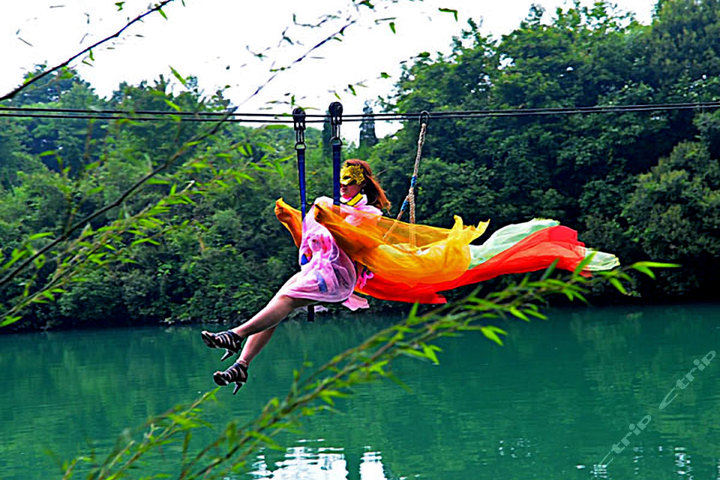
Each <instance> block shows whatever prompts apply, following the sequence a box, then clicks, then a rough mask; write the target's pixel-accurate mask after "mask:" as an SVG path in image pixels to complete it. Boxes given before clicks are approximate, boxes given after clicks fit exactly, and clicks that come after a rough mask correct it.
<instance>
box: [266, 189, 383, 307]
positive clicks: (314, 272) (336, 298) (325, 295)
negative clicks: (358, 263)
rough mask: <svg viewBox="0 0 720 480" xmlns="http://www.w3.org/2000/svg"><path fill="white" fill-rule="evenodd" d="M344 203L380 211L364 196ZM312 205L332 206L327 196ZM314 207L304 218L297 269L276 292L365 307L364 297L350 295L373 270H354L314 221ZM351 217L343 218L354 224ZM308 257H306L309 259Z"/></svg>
mask: <svg viewBox="0 0 720 480" xmlns="http://www.w3.org/2000/svg"><path fill="white" fill-rule="evenodd" d="M353 200H355V201H354V202H353V201H352V200H351V201H350V202H348V203H347V204H346V206H350V204H352V208H354V209H356V210H359V211H362V212H369V213H375V214H377V215H380V214H381V211H380V210H379V209H378V208H375V207H373V206H372V205H368V203H367V197H366V196H365V195H362V196H361V198H359V199H353ZM315 204H321V205H328V206H329V205H332V200H331V199H330V198H328V197H320V198H318V199H316V200H315ZM313 209H314V207H312V208H311V209H310V211H309V212H308V214H307V215H306V216H305V219H304V220H303V232H302V242H301V243H300V250H299V252H298V258H299V261H300V271H299V272H298V273H296V274H295V275H293V276H292V277H290V279H289V280H288V281H287V282H285V284H284V285H283V286H282V287H281V288H280V290H279V291H278V295H287V296H288V297H293V298H305V299H308V300H315V301H317V302H325V303H340V302H342V304H343V305H344V306H345V307H347V308H349V309H351V310H357V309H358V308H367V307H368V303H367V300H366V299H364V298H362V297H358V296H357V295H354V294H353V290H355V286H356V285H358V284H359V286H360V287H362V285H364V283H365V281H366V280H367V279H368V278H371V277H372V273H370V272H368V271H367V270H366V269H363V270H362V272H361V274H360V275H358V272H357V271H356V269H355V263H354V262H353V261H352V260H350V257H348V256H347V254H346V253H345V252H343V251H342V250H341V249H340V247H338V245H337V243H335V239H333V236H332V234H331V233H330V232H329V231H328V229H327V228H325V227H324V226H322V225H321V224H319V223H318V222H317V221H316V220H315V212H314V211H313ZM353 220H354V217H353V216H352V215H349V216H348V217H346V219H345V221H347V222H349V223H351V224H352V223H353ZM308 259H309V260H308Z"/></svg>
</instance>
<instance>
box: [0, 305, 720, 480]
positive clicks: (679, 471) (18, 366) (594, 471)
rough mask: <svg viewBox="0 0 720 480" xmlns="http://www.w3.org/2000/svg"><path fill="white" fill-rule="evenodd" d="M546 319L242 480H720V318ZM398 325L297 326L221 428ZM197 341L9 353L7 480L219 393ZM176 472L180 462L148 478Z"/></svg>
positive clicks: (590, 313)
mask: <svg viewBox="0 0 720 480" xmlns="http://www.w3.org/2000/svg"><path fill="white" fill-rule="evenodd" d="M550 316H551V319H550V320H549V321H547V322H543V321H537V322H533V323H530V324H526V323H524V322H520V321H517V322H509V323H507V324H504V325H503V326H504V328H506V330H508V331H509V337H508V338H507V341H506V344H505V346H504V347H499V346H497V345H495V344H493V343H491V342H489V341H488V340H486V339H485V338H484V337H482V336H481V335H480V334H467V335H464V336H462V337H459V338H452V339H444V340H443V341H442V342H441V344H440V345H441V346H442V348H443V352H441V354H440V365H432V364H429V363H426V362H422V361H417V360H413V359H409V358H408V359H401V360H400V361H399V363H397V364H396V366H395V368H394V370H395V373H396V374H397V375H398V376H399V377H400V378H401V379H402V380H403V381H404V382H405V383H406V384H407V386H409V388H410V390H411V391H407V390H405V389H403V388H401V387H399V386H398V385H396V384H395V383H392V382H378V383H374V384H371V385H365V386H362V387H361V388H359V389H358V390H357V394H356V395H355V396H353V397H352V398H351V399H349V400H345V401H343V402H342V403H340V404H339V409H340V410H341V413H338V414H325V415H321V416H318V417H314V418H313V419H312V420H310V421H307V422H305V423H304V425H303V431H302V432H301V433H299V434H288V435H286V436H284V437H283V438H282V439H281V440H282V443H283V446H284V450H282V451H263V452H259V453H258V455H257V457H256V458H255V461H254V464H253V471H252V472H251V473H250V474H249V475H245V476H239V477H238V478H273V479H312V480H316V479H363V480H370V479H372V480H376V479H413V478H420V479H484V478H487V479H496V478H502V479H504V480H509V479H597V478H603V479H604V478H607V479H627V478H640V479H660V480H663V479H687V480H690V479H695V480H720V382H718V379H720V358H715V352H720V304H716V305H708V304H700V305H685V306H662V307H612V308H581V309H567V310H565V309H558V310H553V311H552V312H551V315H550ZM391 322H393V319H391V318H379V317H376V316H373V313H372V311H370V312H364V313H360V314H355V315H352V316H349V317H344V318H331V317H328V316H322V315H321V316H320V317H319V318H318V320H317V321H316V322H314V323H307V322H305V321H301V320H290V321H288V322H286V323H284V324H283V325H282V326H280V327H279V328H278V330H277V332H276V333H275V336H274V338H273V341H272V342H271V343H270V345H269V346H268V348H267V349H266V350H265V351H264V352H263V353H262V354H261V355H260V357H258V359H257V360H256V362H255V363H254V364H253V365H252V368H251V370H250V380H249V383H248V384H247V385H246V386H245V387H244V388H243V389H242V390H240V392H239V393H238V395H237V396H234V397H233V396H232V395H231V389H230V388H229V387H228V388H225V389H222V390H221V391H220V392H219V394H218V399H219V401H218V402H217V403H213V404H211V405H209V406H208V407H207V415H208V418H210V419H211V420H212V421H213V422H214V423H217V425H218V426H219V427H220V426H224V424H225V421H229V420H230V419H232V418H236V419H238V420H239V421H240V422H241V423H243V422H245V421H247V420H249V419H251V418H253V417H254V416H255V415H257V414H258V413H259V411H260V409H261V408H262V406H263V405H264V404H265V402H267V400H268V399H269V398H271V397H274V396H282V395H283V394H284V393H285V392H286V391H287V389H288V386H289V384H290V381H291V378H292V371H293V369H294V368H297V367H299V366H300V365H301V364H302V362H303V361H305V360H309V361H311V362H313V363H315V364H319V363H321V362H324V361H326V360H328V359H329V358H331V357H332V356H334V355H335V354H337V353H339V352H340V351H342V350H344V349H346V348H348V347H351V346H353V345H355V344H357V343H359V342H360V341H361V340H363V339H364V338H366V337H368V336H370V335H372V334H373V333H374V332H376V331H378V330H380V329H381V328H383V327H385V326H388V325H389V324H390V323H391ZM202 328H203V327H201V326H191V327H171V328H135V329H105V330H84V331H68V332H50V333H32V334H12V335H2V336H0V405H1V406H2V408H1V410H0V479H2V480H26V479H48V478H60V477H61V473H60V468H59V466H58V461H59V460H58V459H62V460H67V459H69V458H72V457H74V456H76V455H79V454H81V453H84V452H87V451H89V450H90V449H95V450H96V451H97V452H99V453H101V452H102V451H103V450H107V449H108V448H109V447H110V446H111V445H112V444H113V443H114V441H115V439H116V438H117V437H118V435H119V434H121V432H122V431H123V430H124V429H125V428H126V427H135V426H138V425H140V424H142V423H143V422H144V421H145V420H146V419H147V418H148V417H150V416H152V415H155V414H159V413H161V412H164V411H166V410H167V409H169V408H170V407H172V406H174V405H177V404H182V403H189V402H191V401H193V400H194V399H196V398H197V397H199V396H200V395H201V394H202V393H203V392H205V391H208V390H211V389H212V388H213V387H214V384H213V383H212V378H211V372H213V371H214V370H216V369H217V368H218V367H219V366H220V364H219V362H218V359H219V356H220V352H219V351H218V350H209V349H207V348H206V347H205V346H204V345H203V343H202V341H201V340H200V335H199V333H200V330H202ZM210 328H211V329H213V330H217V329H218V327H216V326H213V327H210ZM693 369H694V370H693ZM211 434H212V432H207V435H208V436H207V438H212V435H211ZM176 464H177V458H176V456H175V455H174V454H173V453H172V451H168V452H165V453H163V454H162V455H161V457H160V458H159V459H158V460H157V462H156V463H153V464H152V465H148V466H146V467H144V468H147V469H148V471H147V472H156V471H162V470H165V469H167V470H168V471H170V472H174V471H175V470H174V469H173V466H176ZM147 472H146V473H147ZM134 475H135V476H137V477H140V476H141V473H140V472H137V473H136V474H134ZM78 478H80V477H78ZM132 478H135V477H134V476H133V477H132Z"/></svg>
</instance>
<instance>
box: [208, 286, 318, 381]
mask: <svg viewBox="0 0 720 480" xmlns="http://www.w3.org/2000/svg"><path fill="white" fill-rule="evenodd" d="M311 303H313V302H312V301H311V300H306V299H302V298H293V297H288V296H287V295H276V296H275V297H273V298H272V300H270V302H268V304H267V305H265V307H264V308H263V309H262V310H260V311H259V312H258V313H257V314H255V316H253V317H252V318H251V319H250V320H248V321H247V322H245V323H243V324H242V325H239V326H237V327H235V328H233V329H232V330H229V331H227V332H221V333H218V334H214V333H210V332H206V331H203V332H202V337H203V341H205V343H206V344H207V345H208V346H209V347H219V348H225V349H226V350H227V353H226V355H225V356H223V359H224V358H227V356H229V354H231V353H237V351H238V350H240V347H241V346H242V343H243V340H245V339H247V341H246V342H245V346H244V347H242V352H241V353H240V356H239V357H238V359H237V361H236V362H235V363H234V364H233V365H232V366H230V368H228V369H227V370H225V371H224V372H223V371H217V372H215V373H214V374H213V380H215V383H217V384H218V385H227V384H229V383H232V382H235V384H236V386H235V390H234V391H233V394H235V393H237V391H238V389H239V388H240V387H241V386H242V385H244V384H245V382H246V381H247V378H248V373H247V370H248V366H249V365H250V362H251V361H252V360H253V359H254V358H255V357H256V356H257V355H258V354H259V353H260V351H261V350H262V349H263V348H264V347H265V345H267V344H268V342H269V341H270V338H271V337H272V334H273V332H274V331H275V327H276V326H277V325H278V323H280V322H281V321H283V320H284V319H285V317H287V316H288V315H289V314H290V312H292V311H293V310H294V309H296V308H300V307H304V306H306V305H310V304H311Z"/></svg>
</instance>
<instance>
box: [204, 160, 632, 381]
mask: <svg viewBox="0 0 720 480" xmlns="http://www.w3.org/2000/svg"><path fill="white" fill-rule="evenodd" d="M340 178H341V181H340V183H341V194H342V202H341V205H333V204H332V201H331V200H330V199H329V198H326V197H321V198H319V199H318V200H316V201H315V203H314V205H313V206H312V208H311V209H310V211H309V212H308V214H307V215H306V216H305V218H304V220H303V218H302V215H301V212H300V211H298V210H296V209H294V208H292V207H290V206H289V205H287V204H286V203H285V202H284V201H283V200H282V199H280V200H278V201H277V203H276V208H275V214H276V216H277V217H278V219H279V220H280V222H282V223H283V224H284V225H285V227H286V228H287V229H288V230H289V231H290V233H291V234H292V237H293V240H294V241H295V244H296V245H297V246H298V247H299V258H300V264H301V270H300V272H298V273H297V274H295V275H294V276H293V277H291V278H290V279H289V280H288V281H287V282H286V283H285V285H283V287H282V288H281V289H280V290H279V291H278V293H277V294H276V295H275V296H274V297H273V299H272V300H270V302H269V303H268V304H267V306H266V307H265V308H263V309H262V310H261V311H260V312H258V313H257V314H256V315H255V316H254V317H252V318H251V319H250V320H248V321H247V322H245V323H243V324H241V325H239V326H237V327H235V328H233V329H232V330H228V331H225V332H221V333H211V332H207V331H203V332H202V338H203V341H204V342H205V343H206V344H207V345H208V346H209V347H211V348H224V349H226V350H227V352H226V354H225V355H224V356H223V358H222V359H223V360H224V359H225V358H228V357H229V356H231V355H233V354H236V353H238V352H240V355H239V357H238V359H237V361H236V362H235V363H234V364H233V365H232V366H231V367H230V368H228V369H227V370H225V371H218V372H215V374H214V375H213V379H214V380H215V383H217V384H218V385H228V384H230V383H233V382H235V384H236V388H235V392H237V389H238V388H240V386H241V385H242V384H244V383H245V382H246V381H247V376H248V375H247V370H248V366H249V364H250V362H251V361H252V360H253V358H255V356H256V355H257V354H258V353H259V352H260V350H261V349H262V348H263V347H264V346H265V345H266V344H267V342H268V341H269V340H270V337H271V336H272V334H273V331H274V328H275V326H276V325H277V324H278V323H280V322H281V321H282V320H283V319H284V318H285V317H287V316H288V314H290V312H292V311H293V310H294V309H296V308H300V307H304V306H308V305H312V304H314V303H342V304H343V305H344V306H346V307H348V308H350V309H352V310H355V309H357V308H366V307H367V300H365V299H364V298H361V297H358V296H357V295H355V294H354V293H353V292H357V293H361V294H365V295H369V296H372V297H374V298H378V299H382V300H392V301H401V302H410V303H415V302H418V303H429V304H438V303H445V302H446V300H445V298H444V297H443V296H442V294H441V293H440V292H445V291H449V290H452V289H454V288H458V287H461V286H464V285H470V284H474V283H478V282H482V281H485V280H488V279H491V278H494V277H497V276H499V275H505V274H511V273H526V272H532V271H537V270H544V269H546V268H548V267H549V266H551V265H555V266H556V267H557V268H560V269H563V270H569V271H574V270H575V269H576V268H577V267H578V266H579V265H580V264H581V262H584V263H583V269H582V272H581V273H582V274H584V275H589V273H590V272H592V271H598V270H609V269H612V268H614V267H616V266H617V265H619V262H618V259H617V257H615V255H612V254H608V253H604V252H598V251H594V250H591V249H589V248H585V245H584V244H583V243H582V242H579V241H578V238H577V232H576V231H575V230H572V229H570V228H568V227H564V226H561V225H559V222H557V221H555V220H546V219H534V220H530V221H527V222H524V223H519V224H513V225H508V226H505V227H503V228H500V229H499V230H497V231H496V232H495V233H493V234H492V235H491V236H490V237H489V238H488V239H487V240H486V241H485V242H484V243H483V244H481V245H472V244H471V242H472V241H474V240H475V239H477V238H478V237H480V236H481V235H482V234H483V233H484V231H485V229H486V228H487V225H488V222H481V223H480V224H478V225H477V226H466V225H463V222H462V219H461V218H460V217H458V216H456V217H455V223H454V225H453V227H452V228H451V229H445V228H439V227H431V226H427V225H416V224H413V223H404V222H401V221H399V220H397V219H392V218H387V217H384V216H381V210H380V209H381V208H387V207H388V206H389V202H388V200H387V197H386V195H385V193H384V191H383V189H382V187H380V185H379V184H378V182H377V180H376V179H375V177H374V176H373V174H372V170H371V169H370V166H369V165H368V164H367V162H364V161H362V160H348V161H347V162H346V163H345V166H344V167H343V169H342V171H341V174H340ZM311 308H312V307H311ZM243 342H245V345H244V347H243Z"/></svg>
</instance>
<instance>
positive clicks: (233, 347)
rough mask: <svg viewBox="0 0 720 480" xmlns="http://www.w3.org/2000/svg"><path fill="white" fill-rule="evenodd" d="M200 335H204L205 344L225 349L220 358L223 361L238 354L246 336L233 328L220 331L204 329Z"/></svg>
mask: <svg viewBox="0 0 720 480" xmlns="http://www.w3.org/2000/svg"><path fill="white" fill-rule="evenodd" d="M200 335H201V336H202V339H203V342H205V345H207V346H208V347H210V348H224V349H225V354H224V355H223V356H222V358H221V359H220V361H221V362H222V361H224V360H225V359H226V358H230V357H232V356H233V355H235V354H237V353H238V352H239V351H240V349H241V348H242V346H243V342H244V341H245V338H243V337H241V336H240V335H238V334H237V333H235V332H233V331H232V330H227V331H225V332H219V333H213V332H208V331H206V330H203V331H202V333H201V334H200Z"/></svg>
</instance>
